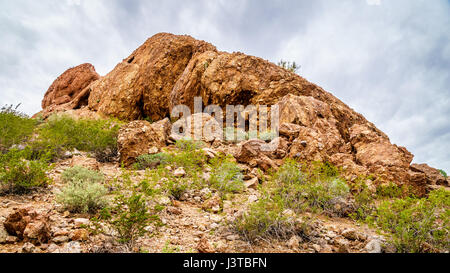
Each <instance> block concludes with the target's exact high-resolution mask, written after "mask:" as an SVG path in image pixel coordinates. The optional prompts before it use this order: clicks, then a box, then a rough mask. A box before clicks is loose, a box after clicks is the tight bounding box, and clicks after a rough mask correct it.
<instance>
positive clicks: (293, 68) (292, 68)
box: [278, 60, 300, 73]
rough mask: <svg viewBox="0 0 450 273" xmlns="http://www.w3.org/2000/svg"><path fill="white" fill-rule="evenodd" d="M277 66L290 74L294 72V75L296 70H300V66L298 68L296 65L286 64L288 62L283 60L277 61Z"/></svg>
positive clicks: (293, 63) (292, 63)
mask: <svg viewBox="0 0 450 273" xmlns="http://www.w3.org/2000/svg"><path fill="white" fill-rule="evenodd" d="M278 66H280V67H282V68H284V69H286V70H289V71H291V72H294V73H297V72H298V70H299V69H300V66H298V65H297V63H295V62H288V61H284V60H281V61H279V62H278Z"/></svg>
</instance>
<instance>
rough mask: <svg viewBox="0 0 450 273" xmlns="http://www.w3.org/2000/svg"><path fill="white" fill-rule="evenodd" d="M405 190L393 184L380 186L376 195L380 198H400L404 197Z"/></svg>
mask: <svg viewBox="0 0 450 273" xmlns="http://www.w3.org/2000/svg"><path fill="white" fill-rule="evenodd" d="M405 192H406V191H405V188H402V187H400V186H398V185H396V184H394V183H392V182H391V183H389V184H382V185H379V186H378V187H377V192H376V195H377V197H380V198H400V197H404V196H405Z"/></svg>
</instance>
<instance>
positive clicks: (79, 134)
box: [33, 115, 120, 162]
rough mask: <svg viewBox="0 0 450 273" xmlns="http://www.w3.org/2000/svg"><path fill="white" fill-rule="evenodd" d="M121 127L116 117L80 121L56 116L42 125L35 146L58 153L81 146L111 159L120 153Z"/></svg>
mask: <svg viewBox="0 0 450 273" xmlns="http://www.w3.org/2000/svg"><path fill="white" fill-rule="evenodd" d="M119 128H120V124H119V122H118V121H115V120H90V119H79V120H76V119H73V118H71V117H69V116H66V115H60V116H58V115H54V116H52V117H50V118H49V120H48V121H47V122H46V123H44V124H43V125H42V126H41V127H40V128H39V130H38V133H39V137H38V139H37V140H36V141H35V142H34V143H33V146H34V147H35V149H36V150H46V149H50V150H51V151H52V152H53V154H54V155H55V156H58V155H60V154H61V152H62V151H65V150H73V149H78V150H80V151H86V152H91V153H93V154H94V155H95V157H96V158H97V160H98V161H100V162H108V161H111V160H113V159H114V158H115V157H116V156H117V153H118V147H117V136H118V131H119Z"/></svg>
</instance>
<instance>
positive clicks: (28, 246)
mask: <svg viewBox="0 0 450 273" xmlns="http://www.w3.org/2000/svg"><path fill="white" fill-rule="evenodd" d="M35 251H36V247H35V246H34V245H33V244H32V243H30V242H27V243H25V244H24V245H23V246H22V253H34V252H35Z"/></svg>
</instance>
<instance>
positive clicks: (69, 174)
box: [61, 166, 105, 183]
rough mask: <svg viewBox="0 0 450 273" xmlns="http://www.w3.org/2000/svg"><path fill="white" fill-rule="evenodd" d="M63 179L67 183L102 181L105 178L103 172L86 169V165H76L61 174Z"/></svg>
mask: <svg viewBox="0 0 450 273" xmlns="http://www.w3.org/2000/svg"><path fill="white" fill-rule="evenodd" d="M61 179H62V181H63V182H65V183H70V182H78V181H86V182H89V183H102V182H103V181H104V180H105V177H104V176H103V174H101V173H99V172H97V171H93V170H90V169H86V168H84V167H80V166H75V167H73V168H69V169H67V170H65V171H64V172H63V173H62V174H61Z"/></svg>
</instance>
